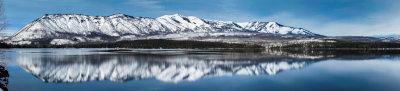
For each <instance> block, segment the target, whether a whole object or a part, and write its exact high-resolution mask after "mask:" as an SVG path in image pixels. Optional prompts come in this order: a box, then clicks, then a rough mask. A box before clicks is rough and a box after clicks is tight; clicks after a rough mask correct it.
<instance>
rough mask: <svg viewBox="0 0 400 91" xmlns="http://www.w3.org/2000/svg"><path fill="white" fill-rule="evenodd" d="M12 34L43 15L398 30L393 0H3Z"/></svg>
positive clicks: (328, 31) (340, 32) (358, 32)
mask: <svg viewBox="0 0 400 91" xmlns="http://www.w3.org/2000/svg"><path fill="white" fill-rule="evenodd" d="M3 4H4V6H5V15H6V17H7V21H8V23H9V26H8V28H7V29H6V30H4V31H2V32H3V33H7V34H9V35H12V34H13V33H15V32H17V31H18V30H19V29H21V28H22V27H24V26H25V25H27V24H29V23H31V22H32V21H34V20H35V19H37V18H39V17H41V16H43V15H44V14H85V15H93V16H108V15H112V14H116V13H122V14H127V15H131V16H142V17H153V18H156V17H159V16H162V15H169V14H181V15H184V16H197V17H199V18H204V19H211V20H222V21H234V22H251V21H262V22H268V21H275V22H278V23H280V24H282V25H286V26H292V27H300V28H305V29H307V30H309V31H312V32H314V33H318V34H322V35H328V36H371V35H390V34H400V1H398V0H4V3H3Z"/></svg>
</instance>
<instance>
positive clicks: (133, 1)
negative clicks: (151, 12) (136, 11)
mask: <svg viewBox="0 0 400 91" xmlns="http://www.w3.org/2000/svg"><path fill="white" fill-rule="evenodd" d="M125 4H129V5H135V6H139V7H144V8H151V9H161V8H164V7H163V6H162V5H160V1H154V0H130V1H128V2H126V3H125Z"/></svg>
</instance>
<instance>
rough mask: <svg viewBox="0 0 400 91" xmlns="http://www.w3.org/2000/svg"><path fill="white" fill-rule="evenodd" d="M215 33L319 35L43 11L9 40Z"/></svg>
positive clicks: (264, 25)
mask: <svg viewBox="0 0 400 91" xmlns="http://www.w3.org/2000/svg"><path fill="white" fill-rule="evenodd" d="M213 34H218V35H233V36H235V35H247V36H251V35H253V34H275V35H300V36H320V35H319V34H315V33H312V32H310V31H308V30H305V29H302V28H294V27H288V26H283V25H281V24H278V23H276V22H242V23H235V22H230V21H229V22H226V21H215V20H207V19H201V18H197V17H194V16H182V15H178V14H174V15H164V16H161V17H158V18H148V17H133V16H128V15H124V14H114V15H110V16H87V15H80V14H46V15H44V16H42V17H41V18H39V19H37V20H35V21H33V22H32V23H30V24H28V25H26V26H25V27H23V28H22V29H21V30H19V31H18V32H17V33H16V34H14V35H13V36H12V37H11V38H9V39H8V40H7V42H8V43H13V44H32V43H36V42H37V41H41V43H43V41H46V42H48V43H50V44H71V43H78V42H94V41H118V40H135V39H143V38H144V39H146V38H172V39H174V38H175V39H182V36H183V39H191V38H192V37H204V36H210V35H211V36H213ZM160 36H161V37H160Z"/></svg>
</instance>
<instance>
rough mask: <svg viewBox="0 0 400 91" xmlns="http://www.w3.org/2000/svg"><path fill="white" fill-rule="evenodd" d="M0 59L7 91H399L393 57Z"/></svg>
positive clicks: (210, 53) (141, 54)
mask: <svg viewBox="0 0 400 91" xmlns="http://www.w3.org/2000/svg"><path fill="white" fill-rule="evenodd" d="M399 54H400V53H399ZM1 55H2V56H1V60H2V61H1V62H2V65H3V66H4V67H5V70H7V71H8V74H9V77H6V76H3V77H2V78H6V79H7V80H8V81H5V80H4V81H2V84H4V85H6V88H7V89H9V90H10V91H71V90H82V91H87V90H98V91H109V90H122V91H131V90H191V91H192V90H193V91H205V90H227V91H232V90H242V91H243V90H245V91H252V90H273V91H277V90H278V91H293V90H307V91H310V90H316V91H321V90H323V91H326V90H349V91H354V90H358V91H360V90H361V91H364V90H368V91H400V86H399V84H400V71H399V70H400V57H399V55H398V54H397V52H379V53H377V52H371V53H369V52H368V53H365V52H361V53H360V52H342V53H332V52H326V53H317V54H315V52H311V53H299V52H282V51H263V52H243V51H221V50H197V49H191V50H189V49H164V50H162V49H118V50H116V49H1ZM7 83H8V84H7Z"/></svg>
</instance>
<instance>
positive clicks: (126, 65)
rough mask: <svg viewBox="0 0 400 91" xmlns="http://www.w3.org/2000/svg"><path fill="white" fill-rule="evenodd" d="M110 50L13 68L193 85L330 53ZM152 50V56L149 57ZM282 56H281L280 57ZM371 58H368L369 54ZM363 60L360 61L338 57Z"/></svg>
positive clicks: (53, 78)
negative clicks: (210, 79)
mask: <svg viewBox="0 0 400 91" xmlns="http://www.w3.org/2000/svg"><path fill="white" fill-rule="evenodd" d="M108 52H111V53H109V54H107V53H106V54H84V55H29V56H19V57H18V58H17V59H16V62H17V64H18V65H19V66H20V67H21V68H23V69H24V70H25V71H27V72H29V73H31V74H33V75H34V76H36V77H37V78H39V79H41V80H42V81H44V82H55V83H74V82H87V81H101V80H109V81H112V82H123V81H129V80H141V79H157V80H160V81H163V82H175V83H177V82H181V81H195V80H198V79H201V78H204V77H213V76H231V75H275V74H277V73H279V72H281V71H286V70H292V69H299V68H303V67H305V66H307V65H309V64H312V63H315V62H318V61H321V60H325V59H329V58H328V57H334V56H332V55H328V56H327V55H314V56H313V55H303V54H295V55H291V54H288V53H280V52H268V53H267V54H265V53H264V54H263V53H215V54H209V53H200V52H196V53H191V54H180V53H179V52H174V51H172V52H173V53H166V51H152V52H147V53H146V54H143V53H129V52H128V53H126V52H114V51H108ZM154 52H157V53H154ZM282 55H284V56H282ZM369 57H371V56H369ZM340 58H342V59H343V58H344V59H346V58H351V59H355V58H365V57H362V56H361V57H357V56H356V57H347V56H346V57H340Z"/></svg>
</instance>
